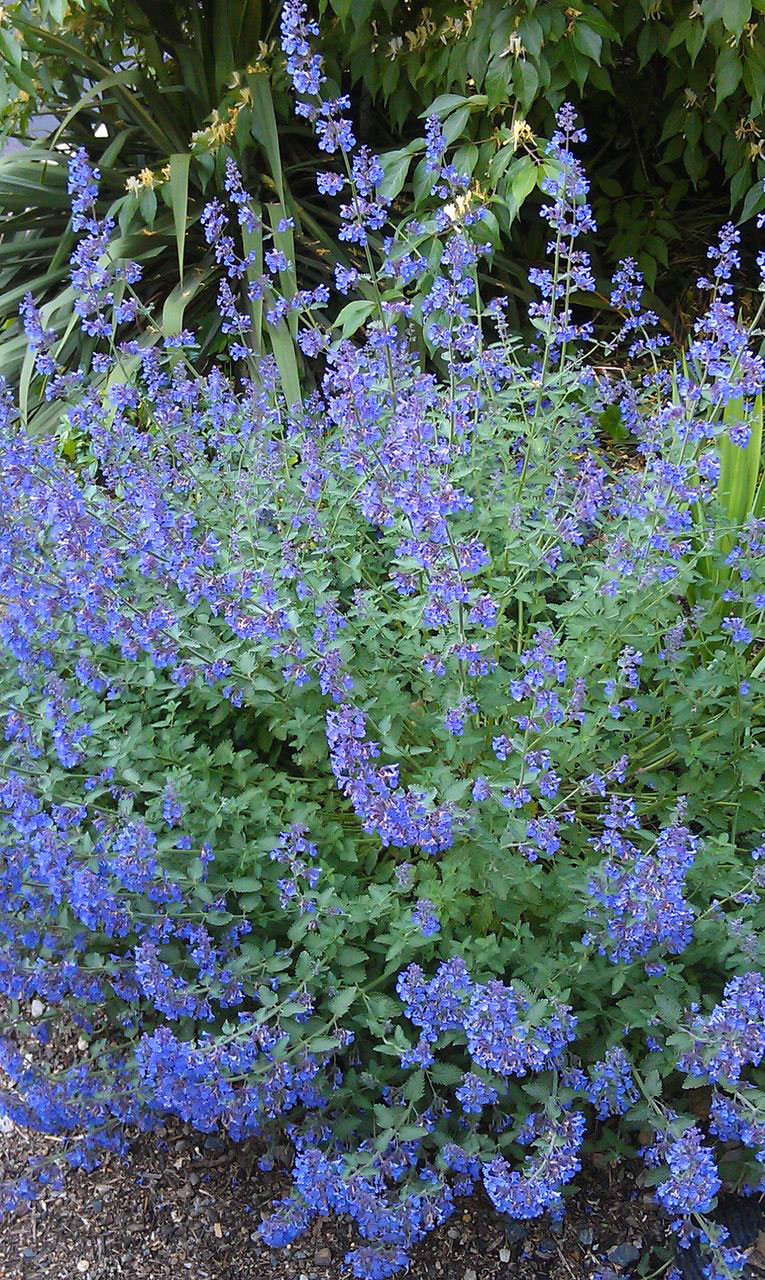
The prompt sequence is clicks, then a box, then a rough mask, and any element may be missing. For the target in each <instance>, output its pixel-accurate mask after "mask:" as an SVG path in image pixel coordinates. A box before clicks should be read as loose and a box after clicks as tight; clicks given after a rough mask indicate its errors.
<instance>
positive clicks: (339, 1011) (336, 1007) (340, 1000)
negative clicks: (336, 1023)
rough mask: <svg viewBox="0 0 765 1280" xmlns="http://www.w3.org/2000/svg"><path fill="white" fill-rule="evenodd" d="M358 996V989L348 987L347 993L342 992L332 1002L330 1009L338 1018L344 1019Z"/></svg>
mask: <svg viewBox="0 0 765 1280" xmlns="http://www.w3.org/2000/svg"><path fill="white" fill-rule="evenodd" d="M357 995H358V988H357V987H348V989H347V990H346V991H341V992H340V994H339V995H337V996H335V998H334V1000H330V1002H329V1007H330V1009H331V1010H332V1012H333V1013H334V1015H335V1017H336V1018H342V1016H343V1014H345V1013H347V1012H348V1010H349V1009H350V1007H351V1005H352V1004H353V1002H354V1000H355V999H356V996H357Z"/></svg>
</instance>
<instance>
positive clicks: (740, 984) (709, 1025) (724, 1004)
mask: <svg viewBox="0 0 765 1280" xmlns="http://www.w3.org/2000/svg"><path fill="white" fill-rule="evenodd" d="M688 1030H689V1034H690V1036H691V1047H690V1048H689V1049H688V1050H687V1051H686V1052H685V1053H684V1054H683V1056H682V1057H681V1058H680V1061H679V1063H678V1066H679V1068H680V1070H681V1071H688V1072H689V1073H690V1074H691V1075H693V1076H708V1077H709V1079H710V1080H713V1081H715V1082H716V1083H720V1082H726V1081H730V1080H739V1079H740V1077H741V1072H742V1070H743V1068H744V1067H746V1066H754V1067H758V1066H759V1065H760V1063H761V1062H762V1059H763V1056H765V979H763V976H762V974H761V973H745V974H742V976H741V977H739V978H732V979H731V981H730V982H729V983H727V985H726V987H725V989H724V991H723V998H722V1000H721V1001H720V1003H719V1004H717V1005H715V1007H714V1009H713V1010H712V1012H711V1013H710V1014H708V1015H707V1016H706V1017H704V1016H703V1015H701V1014H698V1015H697V1016H696V1017H695V1018H694V1019H693V1021H692V1022H691V1024H690V1027H689V1029H688Z"/></svg>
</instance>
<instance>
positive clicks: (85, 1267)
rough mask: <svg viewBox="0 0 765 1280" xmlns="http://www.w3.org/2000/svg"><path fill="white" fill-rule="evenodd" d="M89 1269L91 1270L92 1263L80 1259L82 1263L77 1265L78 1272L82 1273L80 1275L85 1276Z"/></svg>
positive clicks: (85, 1259)
mask: <svg viewBox="0 0 765 1280" xmlns="http://www.w3.org/2000/svg"><path fill="white" fill-rule="evenodd" d="M89 1268H90V1263H89V1262H88V1260H87V1258H80V1261H79V1262H78V1263H77V1270H78V1271H79V1272H80V1274H81V1275H83V1274H84V1273H85V1272H86V1271H87V1270H89Z"/></svg>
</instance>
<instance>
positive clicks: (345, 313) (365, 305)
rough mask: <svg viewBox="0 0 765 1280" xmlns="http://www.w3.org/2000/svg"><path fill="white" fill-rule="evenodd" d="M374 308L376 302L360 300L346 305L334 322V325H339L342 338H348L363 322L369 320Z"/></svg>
mask: <svg viewBox="0 0 765 1280" xmlns="http://www.w3.org/2000/svg"><path fill="white" fill-rule="evenodd" d="M376 306H377V303H376V302H368V301H366V299H362V298H357V299H356V300H355V301H353V302H348V303H346V305H345V306H344V307H343V309H342V311H341V312H340V314H339V315H338V317H337V320H336V321H335V324H336V325H340V332H341V335H342V337H343V338H350V337H351V336H352V335H353V334H354V333H356V331H357V330H358V329H360V328H361V326H362V325H363V324H364V322H365V321H366V320H368V319H369V317H370V316H371V314H372V312H373V311H374V310H375V308H376Z"/></svg>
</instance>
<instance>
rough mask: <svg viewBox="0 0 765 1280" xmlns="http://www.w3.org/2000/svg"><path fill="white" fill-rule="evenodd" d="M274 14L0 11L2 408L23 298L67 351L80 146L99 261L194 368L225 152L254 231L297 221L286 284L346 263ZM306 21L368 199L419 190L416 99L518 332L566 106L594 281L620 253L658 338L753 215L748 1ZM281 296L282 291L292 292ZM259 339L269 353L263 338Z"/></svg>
mask: <svg viewBox="0 0 765 1280" xmlns="http://www.w3.org/2000/svg"><path fill="white" fill-rule="evenodd" d="M280 7H281V6H280V4H279V3H278V2H273V3H269V2H268V0H264V2H259V0H170V2H168V3H163V4H162V5H159V6H157V5H155V4H151V3H149V2H148V0H76V2H75V0H31V2H27V3H19V4H15V5H10V6H8V7H6V8H5V9H4V10H3V17H2V23H1V24H0V104H2V112H3V118H4V130H5V134H6V137H7V138H8V139H13V140H14V144H13V145H12V146H10V147H9V146H7V147H6V152H5V154H4V155H3V156H2V157H0V234H1V237H2V239H1V242H0V323H2V324H3V325H4V327H5V336H4V339H3V340H2V342H1V343H0V366H2V368H3V369H4V371H5V372H6V373H9V374H11V375H12V376H14V377H16V376H18V377H19V378H20V380H21V383H22V404H23V401H24V387H25V385H26V383H27V382H28V380H29V378H30V377H31V367H30V366H29V364H27V365H26V367H25V366H24V361H23V354H24V347H23V342H22V339H21V336H20V334H19V332H18V327H17V324H16V320H15V316H16V309H17V307H18V303H19V301H20V299H21V297H22V295H23V293H24V292H25V291H26V290H27V289H28V288H31V289H32V291H33V293H34V294H35V296H36V298H37V299H38V300H40V301H43V302H45V303H46V304H47V307H46V319H47V321H48V323H50V324H52V325H53V327H54V328H56V329H57V330H58V332H59V333H60V334H61V335H62V340H63V345H64V349H66V345H67V344H69V346H70V348H71V350H72V352H74V350H75V349H77V348H78V347H79V346H81V344H82V336H81V335H80V334H79V333H78V332H77V326H76V325H75V324H74V321H73V314H72V296H71V291H70V290H69V288H68V285H67V278H66V272H67V266H66V260H67V256H68V253H69V251H70V249H71V246H72V243H73V238H72V233H71V229H70V228H69V225H68V218H69V214H68V205H67V198H66V184H65V174H64V170H63V167H62V165H61V163H60V160H61V155H60V152H61V150H62V148H63V149H69V148H70V147H73V146H78V145H85V146H86V147H87V149H88V151H89V153H90V154H91V156H92V157H93V159H94V160H97V161H98V163H99V166H100V168H101V170H102V173H103V196H104V198H105V200H107V201H108V202H109V205H110V206H111V208H112V210H113V212H114V213H115V214H116V216H118V218H119V225H120V229H121V231H122V233H123V240H122V241H121V242H120V243H119V244H118V245H117V246H115V252H116V253H118V254H124V256H126V257H131V258H134V259H138V260H140V261H142V262H144V263H145V264H146V266H147V272H146V274H147V276H148V277H149V278H151V279H152V282H153V287H154V300H155V301H160V302H164V304H165V306H164V312H163V318H162V327H163V329H164V330H165V332H177V331H178V330H179V329H180V327H181V326H182V325H183V324H184V323H185V322H187V321H188V320H190V321H191V322H193V324H194V325H195V327H196V328H197V330H198V332H200V333H201V336H202V339H203V350H204V349H207V350H209V351H210V352H212V351H216V350H218V349H219V348H220V334H219V329H218V321H217V318H216V315H215V308H214V305H213V294H212V290H211V280H212V274H211V262H210V256H209V251H208V250H207V248H206V246H205V244H204V239H203V237H202V235H201V231H200V228H199V215H200V212H201V208H202V205H203V203H204V200H205V199H209V198H210V195H211V194H212V193H213V191H214V190H215V189H216V188H218V187H220V185H221V183H222V175H223V167H224V162H225V156H226V155H227V154H229V153H231V152H233V153H234V155H235V156H236V158H237V160H238V162H239V163H240V164H241V165H242V167H243V169H244V173H245V179H246V181H247V183H248V185H249V187H250V189H253V190H254V191H255V194H256V198H257V199H258V200H259V201H260V202H261V203H262V205H263V206H264V207H266V208H267V213H268V216H269V217H270V220H271V222H272V223H276V222H277V221H278V220H279V219H280V218H282V217H283V216H284V214H285V213H287V214H289V215H291V216H292V217H293V218H294V220H295V240H296V243H294V244H293V242H292V237H291V235H290V234H288V236H287V240H286V242H285V245H284V248H285V251H286V252H287V253H288V256H291V258H292V260H293V261H296V262H297V264H298V269H299V272H300V274H301V278H302V279H304V280H305V281H306V282H307V283H310V282H311V281H315V280H317V279H319V278H321V277H322V275H326V274H327V271H328V268H329V260H330V255H331V256H332V260H333V261H336V260H338V258H339V259H340V260H342V259H343V246H342V245H341V246H338V242H337V225H338V224H337V215H336V213H335V212H334V210H333V209H332V207H331V204H330V203H329V202H327V201H326V200H324V199H323V198H321V197H320V196H318V195H317V193H316V189H315V185H314V173H315V160H314V157H313V154H312V151H311V144H310V139H309V137H308V135H307V132H306V131H305V130H304V129H303V128H302V127H301V125H300V123H299V122H296V121H295V120H294V118H291V117H290V113H289V104H288V95H287V86H286V82H285V79H284V69H283V65H282V59H281V56H280V54H279V53H278V49H277V45H276V41H275V34H276V29H277V25H278V18H279V11H280ZM317 12H318V15H319V16H320V17H321V21H322V31H323V36H324V40H325V48H326V53H327V66H328V71H329V72H330V75H332V76H334V78H335V80H336V82H337V85H338V86H341V87H342V88H343V89H344V90H346V91H347V92H349V93H350V95H351V97H352V104H353V114H354V117H355V119H356V122H357V131H358V134H359V136H360V137H361V138H362V139H363V140H364V141H368V142H369V143H370V144H371V145H373V146H374V147H375V149H377V150H379V151H381V152H382V153H383V154H384V156H385V163H386V184H387V191H388V194H390V195H394V196H396V197H397V198H398V199H399V200H400V201H401V202H402V203H404V202H414V203H415V206H416V205H417V204H418V203H420V202H421V201H422V200H423V198H424V197H425V196H426V195H427V188H428V183H429V179H428V175H427V173H426V172H425V165H424V160H423V159H422V158H420V157H419V156H418V155H417V148H418V146H419V145H420V144H419V143H417V142H416V141H412V139H415V138H416V137H417V136H418V135H419V134H420V133H421V119H420V118H421V116H422V115H423V114H425V113H427V111H428V110H430V109H432V108H433V104H434V102H435V103H436V109H437V110H438V112H439V114H440V115H441V116H442V118H443V119H444V120H445V130H446V134H447V137H449V138H451V139H455V140H456V139H460V144H459V165H460V167H461V169H462V170H467V171H469V172H471V174H472V177H473V180H474V182H475V183H476V185H477V187H478V188H479V189H480V190H481V191H483V192H484V193H486V194H488V195H489V196H490V208H491V215H492V216H491V217H490V218H489V220H488V222H487V234H489V235H490V237H491V238H492V240H493V243H494V247H495V259H494V264H493V272H492V274H493V276H494V278H495V279H499V281H500V282H501V285H502V287H503V288H505V289H506V290H507V291H508V292H509V294H510V296H511V298H512V299H513V301H514V303H515V310H514V313H511V316H512V319H513V321H514V322H515V324H516V326H521V325H522V324H523V322H524V319H525V309H526V303H527V302H528V299H529V291H528V281H527V272H528V266H529V265H530V264H533V263H538V262H539V261H541V259H542V258H543V256H544V243H543V232H542V231H541V229H540V223H539V220H538V219H536V218H535V217H532V216H529V214H530V213H532V212H534V211H535V210H536V208H538V206H539V203H540V201H541V195H540V193H539V191H538V183H539V179H540V177H541V173H542V168H541V165H540V163H539V151H538V148H537V146H536V142H535V139H536V138H537V137H539V138H541V139H543V138H544V137H545V136H546V135H547V134H548V133H549V130H550V128H551V122H552V114H553V112H554V110H555V109H556V108H557V107H558V106H559V105H560V103H561V102H562V101H563V99H564V98H566V97H569V98H570V97H573V98H574V99H575V100H578V101H579V105H580V107H581V110H582V113H583V115H584V117H585V119H586V121H587V126H588V132H589V135H590V144H589V154H588V155H587V156H586V157H585V159H586V162H587V165H588V168H589V171H590V172H591V173H592V175H593V204H594V208H595V213H596V216H597V219H598V223H599V226H600V232H599V235H598V237H597V240H596V242H595V244H594V245H593V261H594V266H595V271H596V277H597V278H598V279H599V280H601V279H603V280H604V279H605V278H606V276H607V274H608V273H609V271H610V270H611V269H612V268H613V265H614V264H615V262H616V261H617V260H618V259H619V258H621V257H624V256H625V255H633V256H635V257H636V258H637V260H638V263H639V265H640V267H641V269H642V271H643V273H644V276H645V279H646V281H647V283H648V285H649V288H651V289H652V290H654V291H655V294H656V295H657V296H656V297H655V298H654V299H653V303H654V306H656V308H657V309H658V310H659V312H660V315H661V317H662V320H663V322H664V323H665V325H666V326H667V327H668V328H671V329H673V330H675V331H677V330H681V329H682V328H683V326H684V324H685V322H686V318H687V316H688V315H689V314H692V312H693V309H694V302H695V300H694V299H692V298H690V297H689V296H688V289H689V285H688V281H689V280H690V279H693V278H695V276H696V274H697V273H698V269H699V267H700V264H701V262H702V260H703V257H704V255H705V252H706V245H707V244H708V243H709V240H710V238H711V235H712V232H713V229H714V228H715V227H716V226H718V225H719V223H720V222H721V221H722V220H723V218H724V217H725V216H727V214H728V211H729V209H732V210H733V211H734V215H735V216H736V218H740V219H741V220H742V221H744V222H745V223H746V225H747V226H751V225H753V224H752V222H751V220H752V217H753V215H754V214H755V213H756V212H757V211H758V210H759V209H760V208H761V207H762V203H763V200H762V187H761V179H762V177H763V176H765V137H763V128H764V127H765V126H764V124H763V94H764V93H765V0H692V2H689V0H682V2H681V0H626V3H625V2H622V0H619V2H618V3H616V2H615V0H596V2H595V3H589V4H586V3H582V2H581V0H577V3H575V4H568V3H566V0H463V2H461V3H453V2H452V3H449V2H447V0H436V2H435V3H431V4H429V5H423V4H420V3H414V2H412V3H397V2H396V0H320V3H318V5H317ZM173 245H175V246H176V253H175V254H173V253H167V252H165V250H166V249H167V248H168V246H171V247H172V246H173ZM255 247H256V248H257V246H255ZM744 251H745V254H746V243H745V246H744ZM349 256H350V257H352V256H353V255H352V251H351V252H350V254H349ZM670 257H671V261H672V265H671V267H670V266H669V261H670ZM282 285H283V287H284V290H285V292H286V293H287V294H289V293H290V290H291V289H294V288H296V279H289V278H286V279H284V280H283V281H282ZM603 292H604V296H603V299H602V303H603V305H604V306H605V305H607V303H606V291H605V289H604V291H603ZM596 301H597V300H596ZM590 305H591V303H590ZM745 305H746V300H745ZM290 338H292V339H294V331H293V332H292V333H291V334H289V335H286V334H284V333H283V334H282V335H281V339H279V338H277V342H278V341H281V349H280V350H279V351H276V350H275V354H276V355H277V358H278V359H280V364H281V366H282V374H283V376H287V375H289V376H290V377H291V378H292V379H293V381H294V380H295V379H296V377H297V369H298V366H299V361H300V356H299V352H298V351H297V349H296V348H295V346H294V342H291V341H290ZM260 341H261V343H262V345H263V347H264V349H269V348H270V346H271V345H272V339H271V338H270V336H269V335H268V332H267V328H266V326H265V325H264V326H263V327H262V330H261V334H260ZM85 354H86V355H87V351H86V353H85ZM288 364H289V365H291V369H288V368H287V365H288Z"/></svg>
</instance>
